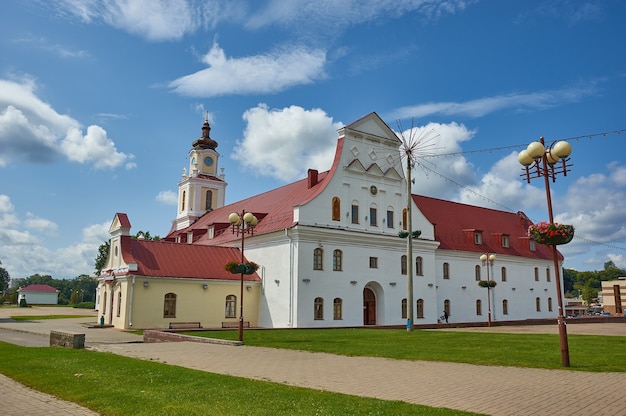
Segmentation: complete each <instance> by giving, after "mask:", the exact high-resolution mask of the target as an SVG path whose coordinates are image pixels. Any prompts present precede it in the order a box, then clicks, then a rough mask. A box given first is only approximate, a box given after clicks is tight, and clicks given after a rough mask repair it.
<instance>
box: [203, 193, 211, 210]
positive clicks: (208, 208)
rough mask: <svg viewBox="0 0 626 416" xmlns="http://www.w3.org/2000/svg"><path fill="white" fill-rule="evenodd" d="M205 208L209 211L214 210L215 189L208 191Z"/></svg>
mask: <svg viewBox="0 0 626 416" xmlns="http://www.w3.org/2000/svg"><path fill="white" fill-rule="evenodd" d="M204 209H205V210H207V211H212V210H213V191H210V190H209V191H206V201H205V203H204Z"/></svg>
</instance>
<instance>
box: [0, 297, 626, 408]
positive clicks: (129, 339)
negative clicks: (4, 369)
mask: <svg viewBox="0 0 626 416" xmlns="http://www.w3.org/2000/svg"><path fill="white" fill-rule="evenodd" d="M1 311H2V308H0V313H1ZM0 316H1V315H0ZM4 321H5V322H3V320H2V319H0V340H5V338H4V337H8V336H10V335H12V336H14V337H15V335H14V334H15V331H16V330H17V331H28V333H29V334H30V335H28V334H25V333H22V334H24V335H23V336H24V337H26V338H29V339H31V340H32V339H34V340H35V341H36V340H37V339H40V342H43V341H45V345H47V343H48V338H46V337H45V336H42V335H41V334H43V335H46V334H49V331H50V330H51V329H55V330H60V331H67V332H80V333H85V337H86V344H87V347H88V348H92V349H94V350H99V351H107V352H111V353H115V354H120V355H125V356H130V357H136V358H140V359H149V360H153V361H158V362H163V363H168V364H173V365H179V366H183V367H189V368H194V369H198V370H202V371H209V372H213V373H220V374H229V375H235V376H241V377H247V378H253V379H258V380H266V381H273V382H279V383H284V384H289V385H294V386H301V387H307V388H313V389H320V390H328V391H335V392H339V393H346V394H352V395H358V396H367V397H376V398H380V399H384V400H402V401H406V402H410V403H417V404H424V405H428V406H435V407H446V408H453V409H459V410H466V411H472V412H478V413H485V414H489V415H494V416H507V415H521V416H524V415H554V416H559V415H563V416H565V415H568V416H570V415H588V414H593V415H604V416H608V415H616V416H617V415H620V416H621V415H625V414H626V394H625V393H624V388H625V386H626V373H590V372H580V371H576V372H572V371H566V370H538V369H526V368H515V367H492V366H476V365H469V364H455V363H436V362H425V361H402V360H389V359H380V358H369V357H345V356H336V355H332V354H322V353H309V352H302V351H288V350H278V349H272V348H260V347H250V346H242V347H230V346H223V345H216V344H201V343H193V342H180V343H158V344H141V343H137V342H135V341H139V340H141V337H140V336H137V335H133V334H127V333H124V332H121V331H118V330H115V329H112V328H105V329H100V328H99V329H87V328H85V327H84V326H81V325H80V324H81V322H82V323H84V322H85V319H84V318H83V319H81V318H78V319H66V320H49V321H35V322H31V323H15V322H6V320H4ZM598 325H602V328H600V327H599V326H598ZM500 328H501V327H499V328H498V330H502V329H500ZM9 330H12V331H9ZM515 330H516V331H518V332H519V331H522V332H524V331H530V330H532V329H526V328H525V327H520V328H516V329H515ZM542 330H544V331H548V332H550V331H554V333H557V332H558V331H557V328H556V327H554V328H553V329H549V328H548V329H545V328H543V329H542ZM587 331H590V332H591V333H594V332H597V331H600V333H603V334H610V333H612V334H615V335H626V324H584V325H583V324H581V325H570V326H568V332H569V333H584V332H587ZM33 334H40V335H33ZM7 342H11V341H7ZM16 343H17V342H16ZM207 357H210V359H207ZM7 389H8V390H11V391H12V392H15V393H14V394H7V395H5V398H6V397H8V398H11V397H17V398H18V399H17V400H16V401H19V403H20V407H19V409H20V412H21V413H22V414H29V415H31V414H32V415H44V414H45V415H53V414H56V413H53V412H54V411H56V407H57V406H68V407H67V410H65V409H64V410H62V413H59V414H64V415H89V414H93V413H91V412H90V411H89V410H87V409H83V408H79V407H77V406H76V405H73V404H71V403H66V402H61V401H57V400H54V399H53V398H51V397H50V396H47V395H43V397H40V393H37V392H34V391H33V390H30V389H27V388H24V387H23V386H21V385H19V384H18V383H15V382H13V381H12V380H10V379H7V378H6V377H2V376H0V391H3V390H7ZM16 389H17V390H16ZM22 389H23V390H22ZM486 392H490V393H489V394H485V393H486ZM25 403H26V404H28V405H29V406H30V405H33V406H36V407H37V409H42V407H41V406H44V408H43V410H46V409H47V408H46V406H48V407H49V411H44V412H41V411H40V413H37V411H39V410H37V409H34V410H33V411H30V409H25V408H24V404H25ZM4 405H5V403H3V409H4V408H5V407H4ZM9 408H10V407H9ZM26 410H28V411H26Z"/></svg>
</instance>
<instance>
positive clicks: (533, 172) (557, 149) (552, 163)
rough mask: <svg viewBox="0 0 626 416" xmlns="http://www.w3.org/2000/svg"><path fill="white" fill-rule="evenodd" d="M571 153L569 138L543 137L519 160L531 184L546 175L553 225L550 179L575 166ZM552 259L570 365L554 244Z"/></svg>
mask: <svg viewBox="0 0 626 416" xmlns="http://www.w3.org/2000/svg"><path fill="white" fill-rule="evenodd" d="M571 153H572V146H571V145H570V144H569V143H568V142H566V141H560V142H557V143H555V142H553V143H552V144H551V145H550V146H549V147H548V148H546V147H545V142H544V139H543V137H541V138H540V139H539V141H538V142H532V143H530V144H529V145H528V147H527V148H526V150H522V151H521V152H520V153H519V155H518V157H517V160H518V161H519V163H520V164H522V165H523V166H524V168H523V169H524V173H523V174H522V175H521V176H523V177H525V179H526V182H528V183H530V180H531V179H534V178H540V177H543V179H544V184H545V188H546V199H547V201H548V216H549V219H550V224H554V215H553V214H552V196H551V195H550V179H552V182H556V175H557V174H563V176H567V172H568V168H570V167H571V166H572V165H571V164H568V163H567V162H568V161H569V155H570V154H571ZM552 259H553V262H554V275H555V280H556V296H557V300H558V308H559V312H558V318H557V322H558V326H559V340H560V344H561V365H562V366H563V367H569V365H570V363H569V347H568V344H567V328H566V326H565V317H564V315H563V296H562V295H561V273H560V270H559V259H558V254H557V250H556V245H554V244H553V245H552Z"/></svg>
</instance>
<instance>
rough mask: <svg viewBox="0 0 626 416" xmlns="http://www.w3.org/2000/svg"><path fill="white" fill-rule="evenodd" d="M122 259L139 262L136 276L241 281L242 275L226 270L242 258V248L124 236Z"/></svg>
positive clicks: (253, 277) (251, 278) (250, 277)
mask: <svg viewBox="0 0 626 416" xmlns="http://www.w3.org/2000/svg"><path fill="white" fill-rule="evenodd" d="M122 258H123V259H124V261H125V262H126V263H136V264H137V271H136V272H128V274H133V275H137V276H153V277H177V278H191V279H218V280H239V279H240V278H241V275H240V274H232V273H230V272H228V271H226V270H224V265H225V264H226V263H228V262H229V261H236V262H240V261H241V251H240V250H239V249H238V248H231V247H212V246H202V245H195V244H176V243H170V242H166V241H162V240H160V241H159V240H157V241H153V240H141V239H134V238H130V237H129V236H124V237H122ZM244 279H245V280H246V281H260V280H261V279H260V277H259V275H258V274H256V273H254V274H252V275H244Z"/></svg>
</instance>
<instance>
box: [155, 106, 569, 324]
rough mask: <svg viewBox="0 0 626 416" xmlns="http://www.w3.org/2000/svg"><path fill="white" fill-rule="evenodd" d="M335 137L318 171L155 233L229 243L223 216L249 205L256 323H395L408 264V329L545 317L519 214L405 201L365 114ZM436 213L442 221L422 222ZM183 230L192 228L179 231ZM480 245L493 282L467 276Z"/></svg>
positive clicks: (399, 173)
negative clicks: (328, 162)
mask: <svg viewBox="0 0 626 416" xmlns="http://www.w3.org/2000/svg"><path fill="white" fill-rule="evenodd" d="M339 136H340V137H339V139H338V144H337V152H336V155H335V160H334V162H333V165H332V167H331V168H330V170H329V171H327V172H322V173H318V172H317V171H313V170H310V171H309V175H308V177H307V178H306V179H304V180H301V181H298V182H294V183H292V184H288V185H285V186H284V187H282V188H277V189H275V190H272V191H269V192H266V193H264V194H261V195H257V196H253V197H251V198H248V199H246V200H245V201H239V202H235V203H233V204H231V205H229V206H224V207H218V208H217V209H215V210H212V211H210V212H207V213H206V214H205V215H203V216H202V217H200V218H199V219H197V220H196V221H195V222H191V225H190V226H189V227H186V228H180V229H176V230H175V231H173V232H172V233H170V235H168V237H167V239H168V240H169V241H178V242H183V241H188V242H193V243H194V244H202V245H216V246H231V247H239V246H240V243H241V242H240V239H239V238H236V237H235V236H233V235H232V234H231V233H230V232H228V230H225V229H224V227H225V224H228V223H227V218H228V215H229V213H230V212H237V213H241V212H242V210H243V211H247V212H248V211H249V212H252V213H254V214H255V216H257V217H258V218H259V223H258V225H257V226H256V228H255V233H254V235H253V236H252V235H251V236H248V237H246V239H245V256H246V258H248V259H249V260H251V261H254V262H256V263H258V264H259V265H261V268H260V269H259V271H258V274H259V275H260V276H261V278H262V283H261V290H260V291H259V296H260V298H259V300H258V305H259V310H258V326H260V327H269V328H296V327H353V326H363V325H406V323H407V317H406V316H404V314H406V310H407V309H408V308H407V307H406V299H407V297H408V296H407V294H408V289H407V286H408V280H407V275H406V271H405V270H406V269H409V270H411V269H412V271H413V273H412V274H413V276H412V279H413V299H412V302H413V304H412V305H413V310H414V314H413V319H412V322H413V323H414V324H415V325H420V324H428V325H432V324H436V323H437V322H438V320H439V317H440V316H441V315H442V314H443V310H444V309H446V310H447V311H448V312H449V315H450V316H449V320H450V322H451V323H454V322H487V320H488V313H489V309H491V319H492V321H496V322H497V321H505V320H506V321H512V320H528V319H546V318H556V316H557V296H556V287H555V282H554V278H555V273H554V269H553V261H552V258H551V257H550V256H549V255H548V254H549V253H551V250H548V249H547V247H539V248H537V249H535V247H534V243H533V242H529V239H528V236H527V233H526V229H527V226H528V225H527V224H526V223H525V221H526V222H527V221H529V220H528V219H527V217H526V216H525V215H523V213H507V212H502V211H495V210H488V209H486V208H480V207H472V206H469V205H464V204H456V203H452V202H450V201H442V200H434V199H433V198H427V197H422V196H416V195H411V196H410V197H409V195H407V183H406V180H405V176H404V168H403V165H402V162H401V159H400V152H399V147H400V144H401V143H400V140H399V139H398V137H397V136H396V134H395V133H394V132H393V131H392V130H391V129H390V128H389V127H388V126H387V125H386V124H385V123H384V122H383V121H382V120H381V119H380V118H379V117H378V115H376V114H375V113H371V114H369V115H367V116H365V117H363V118H361V119H360V120H357V121H355V122H353V123H352V124H350V125H348V126H346V127H344V128H342V129H340V130H339ZM416 180H419V178H416ZM182 189H185V187H184V183H182V182H181V183H180V184H179V192H180V191H181V190H182ZM407 201H411V204H412V206H411V213H412V218H411V222H412V229H413V230H419V231H421V235H420V236H419V238H416V239H413V240H412V243H413V244H412V245H413V248H412V258H411V259H410V265H411V266H412V267H410V268H409V267H406V266H404V267H405V270H403V265H402V263H403V262H402V258H403V256H404V257H405V258H406V254H407V240H406V239H403V238H399V236H398V232H399V231H402V230H404V229H405V227H406V224H407V222H408V221H407V218H406V212H407ZM416 201H419V204H417V203H416ZM433 201H436V202H433ZM438 210H448V211H449V214H450V215H451V217H450V219H446V218H445V217H443V218H442V217H439V224H436V223H435V222H432V223H431V220H430V219H429V218H433V217H437V215H434V213H435V214H440V213H439V212H437V211H438ZM481 210H482V211H481ZM179 219H180V217H179ZM190 220H193V219H192V218H190ZM492 222H493V225H492ZM451 227H456V228H453V229H452V228H451ZM475 234H476V235H478V234H480V237H481V238H480V239H478V240H476V241H474V239H475ZM483 234H484V237H483ZM189 235H193V236H196V235H201V236H200V237H198V238H197V239H195V238H194V239H193V240H192V239H190V238H188V237H187V238H182V237H183V236H189ZM503 236H504V237H503ZM483 238H484V241H483ZM459 241H461V243H459ZM505 241H506V244H505ZM509 241H510V245H509ZM487 250H493V251H492V252H495V253H497V258H496V260H495V262H494V265H493V267H492V268H491V269H489V273H490V276H489V279H488V280H495V281H496V282H497V286H496V287H495V288H492V289H489V290H488V289H486V288H482V287H479V286H478V282H477V280H487V274H486V273H487V270H486V268H487V266H485V265H482V264H481V260H480V259H479V257H480V255H481V254H483V253H485V252H486V251H487ZM339 260H340V264H338V261H339ZM418 263H419V264H418ZM444 265H445V266H444ZM444 268H445V269H446V270H447V272H446V273H444ZM503 269H504V272H503ZM547 270H550V272H549V273H548V272H547ZM403 272H404V273H403ZM548 274H550V278H548ZM488 294H489V295H491V298H490V299H488ZM403 302H404V304H403Z"/></svg>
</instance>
